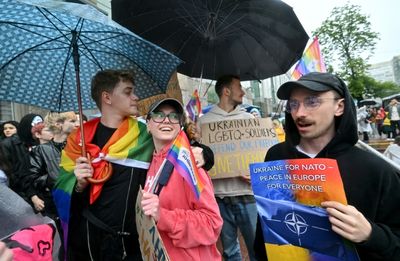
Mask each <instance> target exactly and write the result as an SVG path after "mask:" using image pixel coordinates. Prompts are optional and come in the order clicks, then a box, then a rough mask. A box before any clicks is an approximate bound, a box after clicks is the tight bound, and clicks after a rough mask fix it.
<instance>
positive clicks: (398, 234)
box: [255, 81, 400, 260]
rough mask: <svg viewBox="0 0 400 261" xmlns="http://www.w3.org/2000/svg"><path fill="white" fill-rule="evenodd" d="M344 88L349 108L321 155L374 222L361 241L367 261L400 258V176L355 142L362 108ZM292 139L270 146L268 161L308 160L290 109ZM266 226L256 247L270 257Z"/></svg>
mask: <svg viewBox="0 0 400 261" xmlns="http://www.w3.org/2000/svg"><path fill="white" fill-rule="evenodd" d="M340 85H341V86H340V88H341V90H342V91H343V96H344V98H345V110H344V113H343V115H342V116H340V117H337V118H336V119H335V126H336V135H335V137H334V138H333V139H332V140H331V141H330V142H329V143H328V144H327V145H326V146H325V148H323V149H322V150H321V151H320V152H319V153H318V155H317V156H316V158H332V159H336V160H337V163H338V166H339V170H340V174H341V177H342V181H343V185H344V190H345V192H346V197H347V201H348V204H349V205H352V206H354V207H355V208H356V209H357V210H358V211H360V212H361V213H362V214H363V215H364V216H365V217H366V218H367V219H368V220H369V221H370V223H371V226H372V232H371V236H370V238H369V239H368V240H367V241H366V242H363V243H360V244H355V245H356V248H357V252H358V254H359V256H360V259H361V260H400V207H399V204H400V193H399V190H400V175H399V172H397V171H396V170H395V169H394V168H393V167H392V166H391V165H389V164H388V163H386V162H385V161H384V160H382V159H381V158H379V157H378V156H376V155H373V154H372V153H370V152H367V151H364V150H362V149H360V148H358V147H356V146H355V144H356V143H357V140H358V135H357V121H356V108H355V106H354V103H353V100H352V98H351V96H350V94H349V91H348V89H347V87H346V85H345V84H344V83H343V81H341V84H340ZM285 132H286V141H285V142H283V143H280V144H277V145H275V146H273V147H272V148H270V149H269V151H268V152H267V155H266V157H265V161H272V160H282V159H299V158H308V156H307V155H305V154H303V153H301V152H299V151H298V150H297V149H296V145H298V144H299V141H300V135H299V133H298V130H297V127H296V125H295V123H294V121H293V118H292V116H291V114H290V113H286V128H285ZM263 242H264V241H263V236H262V231H261V226H260V224H259V223H258V224H257V235H256V241H255V251H256V255H257V258H258V260H267V258H266V256H265V246H264V243H263Z"/></svg>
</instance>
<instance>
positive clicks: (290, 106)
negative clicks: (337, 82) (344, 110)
mask: <svg viewBox="0 0 400 261" xmlns="http://www.w3.org/2000/svg"><path fill="white" fill-rule="evenodd" d="M340 99H342V98H338V97H334V98H321V97H318V96H308V97H306V98H304V100H303V102H301V101H298V100H296V99H289V100H288V101H287V103H286V111H287V112H289V113H291V112H295V111H297V110H298V109H299V107H300V103H303V106H304V108H305V109H306V110H308V111H312V110H316V109H318V108H319V106H321V104H322V102H323V101H324V100H335V101H336V100H340Z"/></svg>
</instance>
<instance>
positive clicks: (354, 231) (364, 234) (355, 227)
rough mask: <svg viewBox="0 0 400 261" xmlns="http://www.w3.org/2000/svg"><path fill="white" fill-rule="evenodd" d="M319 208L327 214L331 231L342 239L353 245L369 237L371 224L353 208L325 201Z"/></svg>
mask: <svg viewBox="0 0 400 261" xmlns="http://www.w3.org/2000/svg"><path fill="white" fill-rule="evenodd" d="M321 206H322V207H325V208H326V211H327V212H328V214H329V221H330V222H331V224H332V230H333V231H335V232H336V233H338V234H339V235H341V236H342V237H344V238H346V239H348V240H350V241H352V242H355V243H361V242H363V241H366V240H367V239H368V238H369V237H370V235H371V231H372V227H371V224H370V223H369V221H368V220H367V219H366V218H365V217H364V215H363V214H361V212H359V211H358V210H357V209H356V208H355V207H353V206H349V205H347V206H346V205H343V204H341V203H339V202H336V201H325V202H322V203H321Z"/></svg>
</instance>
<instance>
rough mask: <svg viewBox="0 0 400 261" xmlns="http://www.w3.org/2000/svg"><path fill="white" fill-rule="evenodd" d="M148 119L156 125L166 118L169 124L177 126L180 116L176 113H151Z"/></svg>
mask: <svg viewBox="0 0 400 261" xmlns="http://www.w3.org/2000/svg"><path fill="white" fill-rule="evenodd" d="M150 118H151V119H152V120H153V121H154V122H156V123H163V122H164V120H165V118H168V120H169V122H170V123H173V124H178V123H180V122H181V118H182V115H181V114H180V113H177V112H171V113H169V114H165V113H164V112H162V111H158V112H151V113H150Z"/></svg>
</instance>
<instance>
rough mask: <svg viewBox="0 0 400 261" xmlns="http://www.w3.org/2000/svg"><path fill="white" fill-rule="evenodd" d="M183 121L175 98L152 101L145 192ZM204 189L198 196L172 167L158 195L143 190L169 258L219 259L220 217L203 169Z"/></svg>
mask: <svg viewBox="0 0 400 261" xmlns="http://www.w3.org/2000/svg"><path fill="white" fill-rule="evenodd" d="M183 122H184V110H183V107H182V105H181V103H180V102H179V101H177V100H175V99H170V98H167V99H164V100H161V101H158V102H156V103H154V104H153V105H152V106H151V107H150V110H149V112H148V115H147V128H148V131H149V132H150V133H151V134H152V136H153V141H154V147H155V151H154V154H153V160H152V162H151V164H150V168H149V170H148V173H147V179H146V184H145V189H144V190H145V191H149V190H150V188H152V187H154V185H155V184H153V183H154V180H155V179H154V177H155V176H156V173H157V171H158V170H159V168H160V166H161V164H162V163H163V161H164V159H165V157H166V155H167V152H168V150H169V148H170V147H171V145H172V143H173V141H174V140H175V137H176V136H177V134H178V133H179V131H180V129H181V125H182V123H183ZM199 175H200V176H201V179H202V180H204V183H205V184H204V188H203V191H202V192H201V194H200V198H199V199H197V197H196V196H195V193H194V192H193V190H192V189H191V187H190V186H189V184H188V183H187V182H186V181H185V180H184V179H183V177H182V176H181V175H180V174H179V173H177V171H176V170H175V169H174V170H173V171H172V174H171V176H170V178H169V180H168V183H167V184H166V185H165V186H163V187H162V189H161V192H160V194H159V196H157V195H156V194H153V193H150V192H145V193H144V194H143V199H142V202H141V203H142V207H143V210H144V213H145V214H146V215H149V216H152V217H153V218H154V220H155V221H156V223H157V228H158V231H159V233H160V235H161V238H162V240H163V242H164V245H165V248H166V250H167V252H168V255H169V257H170V259H171V260H207V261H209V260H221V255H220V253H219V252H218V250H217V247H216V242H217V239H218V236H219V234H220V231H221V228H222V222H223V221H222V218H221V215H220V213H219V208H218V205H217V202H216V200H215V197H214V190H213V186H212V183H211V180H210V177H209V176H208V174H207V173H206V171H205V170H203V169H202V168H200V169H199Z"/></svg>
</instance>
